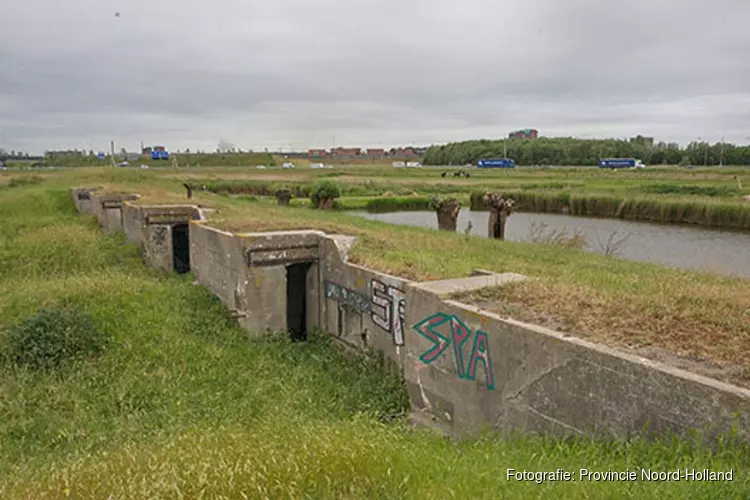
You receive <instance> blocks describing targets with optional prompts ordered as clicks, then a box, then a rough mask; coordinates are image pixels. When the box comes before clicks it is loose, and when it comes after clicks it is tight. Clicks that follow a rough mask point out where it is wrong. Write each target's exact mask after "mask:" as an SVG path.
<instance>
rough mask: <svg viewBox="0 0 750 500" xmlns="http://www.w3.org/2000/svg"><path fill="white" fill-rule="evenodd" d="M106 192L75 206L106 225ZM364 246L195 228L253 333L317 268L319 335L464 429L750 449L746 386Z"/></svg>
mask: <svg viewBox="0 0 750 500" xmlns="http://www.w3.org/2000/svg"><path fill="white" fill-rule="evenodd" d="M96 198H97V197H96V196H93V195H92V203H91V204H90V205H86V204H85V203H80V204H79V203H77V204H76V205H77V206H78V207H79V210H82V211H85V210H87V209H90V210H91V211H92V212H95V213H96V212H97V207H99V214H100V217H102V218H103V219H104V220H105V221H106V220H107V218H106V217H107V216H106V214H105V213H104V211H103V210H102V208H103V206H102V203H101V202H100V201H97V200H96ZM152 208H154V207H152ZM158 208H162V212H161V215H160V213H159V211H158ZM135 213H139V214H140V216H136V215H132V214H131V209H130V208H129V207H128V206H127V205H126V206H125V208H124V211H123V212H122V214H123V219H122V221H123V225H124V228H125V230H126V231H128V232H129V233H131V235H132V236H129V237H132V239H134V240H137V239H138V238H140V236H138V234H139V231H141V230H142V231H143V241H144V247H145V252H144V253H145V257H146V260H147V261H148V262H149V263H150V264H151V265H153V266H156V267H161V268H165V269H166V268H171V231H169V229H170V228H171V226H170V225H169V224H167V223H166V222H169V221H168V220H167V219H165V218H164V217H166V216H165V215H164V214H165V213H167V212H165V211H164V207H156V208H155V211H152V212H150V213H151V216H148V215H147V211H146V210H145V209H144V208H143V207H139V208H138V210H136V211H135V212H133V214H135ZM172 215H174V214H172ZM159 217H162V218H161V219H160V218H159ZM139 218H140V221H141V228H142V229H141V230H139V229H138V220H139ZM144 221H146V223H145V224H144ZM143 228H145V229H143ZM353 243H354V238H351V237H347V236H341V235H326V234H324V233H321V232H319V231H288V232H274V233H249V234H242V235H235V234H232V233H228V232H225V231H220V230H218V229H214V228H211V227H208V226H206V225H205V223H203V222H197V221H193V222H192V223H191V224H190V260H191V267H192V272H193V273H194V275H195V277H196V279H197V280H198V281H199V282H200V283H202V284H203V285H205V286H206V287H207V288H208V289H209V290H210V291H211V292H212V293H214V294H215V295H217V296H218V297H219V298H220V299H221V300H222V302H223V303H224V304H225V305H226V307H227V308H229V309H230V310H232V311H234V312H235V313H236V314H237V316H238V319H239V322H240V324H241V325H243V326H244V327H245V328H246V329H248V331H249V332H250V333H249V334H250V335H258V334H262V333H263V332H266V331H277V332H278V331H285V330H286V327H287V325H286V266H287V265H289V264H291V263H295V262H310V263H311V264H312V265H311V267H310V271H309V272H308V274H307V292H306V293H307V301H308V310H307V318H308V331H309V330H311V329H313V328H314V327H317V326H320V327H321V328H323V329H324V330H326V331H328V332H329V333H330V334H331V335H332V336H333V337H334V338H335V339H337V340H338V341H339V342H341V343H343V344H345V345H347V346H349V347H352V348H355V349H376V350H381V351H383V352H384V353H385V355H386V356H387V357H388V358H389V359H391V360H393V361H395V362H396V363H397V365H398V366H400V367H401V368H402V369H403V372H404V375H405V378H406V381H407V387H408V390H409V394H410V397H411V401H412V405H413V407H414V408H415V410H421V411H422V412H424V414H428V415H431V416H432V417H434V418H436V419H438V420H440V421H441V422H442V423H443V424H444V425H445V426H447V427H449V428H452V429H453V430H454V431H456V432H459V433H463V432H469V433H473V432H476V431H478V430H480V429H482V428H483V427H492V428H495V429H498V430H523V431H533V432H539V433H544V434H550V435H567V434H588V435H596V434H604V435H610V436H620V437H624V436H631V435H635V434H640V433H642V432H643V431H644V429H645V428H646V427H649V428H650V429H651V430H655V431H660V430H667V429H668V430H672V431H676V432H678V433H683V432H685V431H688V430H689V429H694V428H698V429H700V428H703V427H705V426H707V425H711V426H712V432H715V433H719V432H727V431H729V429H730V428H731V427H732V426H733V425H736V426H737V429H738V435H739V437H740V438H742V439H745V440H748V441H750V417H749V415H750V391H748V390H745V389H742V388H738V387H734V386H730V385H727V384H723V383H720V382H718V381H715V380H712V379H708V378H706V377H701V376H697V375H694V374H691V373H688V372H685V371H682V370H679V369H675V368H672V367H668V366H665V365H661V364H659V363H654V362H651V361H648V360H645V359H642V358H637V357H634V356H629V355H626V354H623V353H620V352H617V351H614V350H612V349H608V348H606V347H603V346H600V345H596V344H593V343H589V342H586V341H583V340H580V339H576V338H573V337H563V336H562V335H560V334H558V333H556V332H554V331H551V330H547V329H544V328H541V327H538V326H535V325H529V324H524V323H520V322H517V321H514V320H510V319H504V318H501V317H499V316H497V315H495V314H492V313H489V312H486V311H481V310H479V309H477V308H475V307H473V306H469V305H466V304H461V303H458V302H455V301H452V300H450V299H449V296H450V295H451V294H452V293H454V292H457V291H468V290H477V289H481V288H484V287H488V286H502V284H504V283H506V282H509V281H516V280H519V279H525V277H523V276H519V275H514V274H504V275H498V274H495V273H491V272H487V271H480V270H477V271H476V272H475V273H474V276H473V277H469V278H463V279H457V280H445V281H437V282H425V283H413V282H410V281H408V280H405V279H402V278H399V277H396V276H389V275H386V274H383V273H379V272H376V271H373V270H370V269H366V268H363V267H361V266H357V265H353V264H351V263H349V262H347V253H348V249H349V248H350V247H351V245H352V244H353ZM161 247H166V248H168V249H169V252H161V253H160V251H159V248H161ZM167 254H169V265H167V257H166V255H167Z"/></svg>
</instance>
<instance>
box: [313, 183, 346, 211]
mask: <svg viewBox="0 0 750 500" xmlns="http://www.w3.org/2000/svg"><path fill="white" fill-rule="evenodd" d="M340 196H341V189H340V188H339V186H338V184H336V183H335V182H333V181H320V182H317V183H315V185H314V186H313V187H312V190H311V191H310V201H312V203H313V205H314V206H316V207H321V204H325V203H326V202H328V203H332V202H333V200H335V199H336V198H338V197H340Z"/></svg>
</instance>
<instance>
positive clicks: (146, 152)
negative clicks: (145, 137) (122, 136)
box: [141, 146, 153, 156]
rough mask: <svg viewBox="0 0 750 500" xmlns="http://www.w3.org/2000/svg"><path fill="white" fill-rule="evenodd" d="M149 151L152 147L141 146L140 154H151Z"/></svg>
mask: <svg viewBox="0 0 750 500" xmlns="http://www.w3.org/2000/svg"><path fill="white" fill-rule="evenodd" d="M151 151H153V148H152V147H151V146H149V147H146V148H141V154H142V155H144V156H151Z"/></svg>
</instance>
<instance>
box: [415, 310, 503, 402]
mask: <svg viewBox="0 0 750 500" xmlns="http://www.w3.org/2000/svg"><path fill="white" fill-rule="evenodd" d="M446 324H448V326H449V327H445V326H444V325H446ZM440 327H442V330H443V331H444V332H446V331H450V334H449V335H447V334H443V333H440V332H439V331H438V328H440ZM414 330H415V331H416V332H417V333H418V334H420V335H421V336H422V337H424V338H426V339H427V340H429V341H430V342H432V343H433V346H432V347H430V348H429V349H428V350H427V351H425V352H424V353H423V354H422V355H421V356H420V357H419V360H420V361H422V362H423V363H424V364H426V365H429V364H430V363H433V362H434V361H436V360H437V359H439V358H440V357H441V356H443V355H444V354H445V353H446V351H447V350H448V348H449V347H451V348H452V349H451V351H452V353H453V360H454V362H455V365H456V374H457V375H458V378H461V379H464V380H476V376H477V370H478V368H479V364H480V363H481V365H482V368H483V370H484V379H485V384H486V386H487V388H488V389H489V390H491V391H492V390H494V389H495V377H494V375H493V374H492V359H491V357H490V341H489V338H488V337H487V333H486V332H483V331H481V330H477V331H476V332H473V333H474V339H473V341H472V342H471V350H470V351H469V352H470V355H469V363H468V365H467V364H466V362H465V359H466V358H465V357H464V345H465V344H466V343H467V342H468V341H469V339H470V338H471V336H472V331H471V329H470V328H469V327H468V326H466V324H464V322H463V321H461V320H460V319H459V318H458V317H457V316H456V315H455V314H445V313H442V312H439V313H436V314H433V315H432V316H429V317H427V318H425V319H424V320H422V321H420V322H419V323H417V324H416V325H414Z"/></svg>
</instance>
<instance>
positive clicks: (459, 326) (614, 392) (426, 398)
mask: <svg viewBox="0 0 750 500" xmlns="http://www.w3.org/2000/svg"><path fill="white" fill-rule="evenodd" d="M406 301H407V311H406V316H407V318H408V320H409V326H410V328H409V329H408V330H407V335H406V346H407V347H406V360H405V364H404V367H405V376H406V379H407V383H408V385H409V389H410V393H411V394H412V397H413V398H414V399H413V401H414V402H415V405H416V406H417V407H426V408H428V409H430V410H431V413H433V414H435V415H436V416H437V417H438V418H441V419H442V420H444V421H446V422H452V424H453V426H454V428H455V429H456V430H457V431H459V432H475V431H477V430H479V429H481V428H482V427H485V426H492V427H494V428H496V429H499V430H521V431H534V432H539V433H545V434H551V435H568V434H587V435H603V434H604V435H608V436H616V437H627V436H633V435H637V434H642V433H643V431H644V429H645V427H646V426H650V429H651V430H655V431H659V430H665V429H669V430H671V431H675V432H678V433H683V432H685V431H687V430H688V429H691V428H701V427H703V426H705V425H706V424H712V425H713V431H714V432H728V431H729V430H730V428H731V427H732V425H733V424H734V423H738V424H739V428H740V431H739V432H740V437H741V438H743V439H746V440H747V439H750V391H746V390H743V389H740V388H738V387H733V386H729V385H726V384H722V383H720V382H717V381H714V380H711V379H706V378H703V377H699V376H696V375H693V374H690V373H687V372H683V371H681V370H677V369H674V368H671V367H666V366H663V365H658V364H655V363H652V362H649V361H647V360H644V359H640V358H636V357H633V356H627V355H623V354H621V353H618V352H616V351H614V350H611V349H607V348H604V347H602V346H598V345H595V344H592V343H589V342H585V341H583V340H580V339H576V338H572V337H563V336H561V335H560V334H558V333H556V332H553V331H551V330H547V329H545V328H541V327H537V326H535V325H528V324H524V323H521V322H517V321H513V320H510V319H503V318H500V317H499V316H497V315H494V314H491V313H488V312H484V311H480V310H478V309H477V308H475V307H471V306H467V305H464V304H461V303H458V302H454V301H444V300H441V299H440V297H439V296H438V295H436V294H433V293H430V292H428V291H426V290H424V289H422V288H420V286H419V285H415V286H410V287H408V288H407V297H406ZM420 332H421V333H420ZM485 363H486V365H487V366H486V367H485ZM733 412H737V413H739V417H738V418H739V420H738V421H736V422H735V420H733V415H732V413H733Z"/></svg>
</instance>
